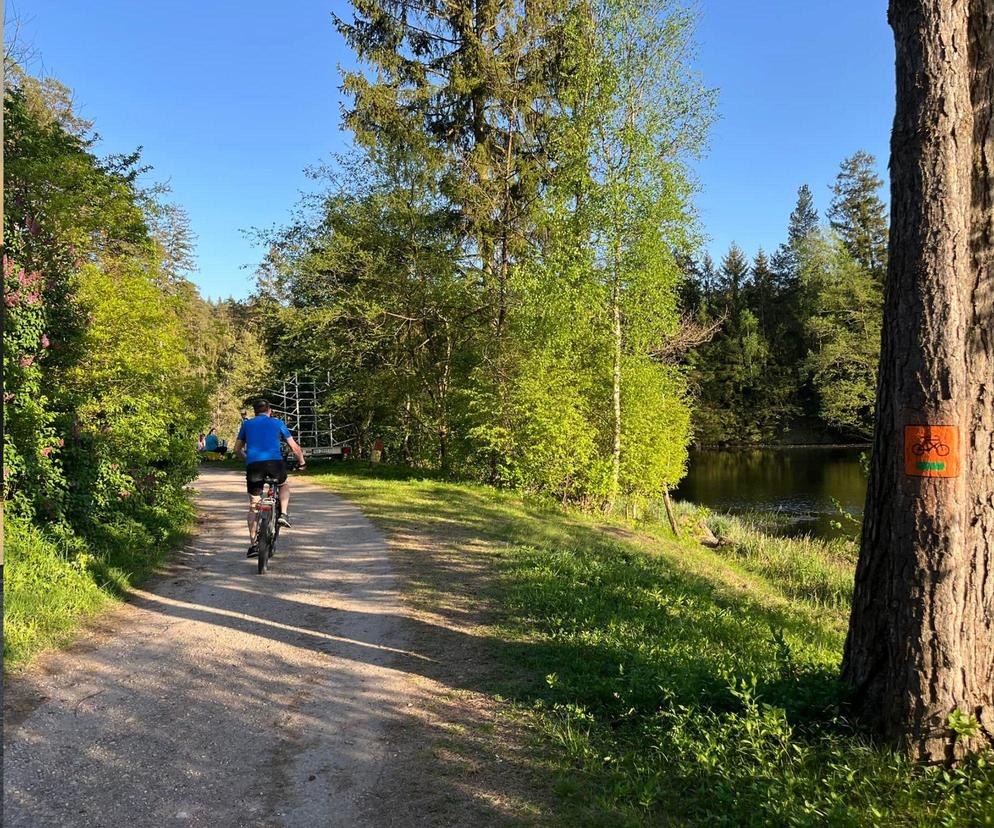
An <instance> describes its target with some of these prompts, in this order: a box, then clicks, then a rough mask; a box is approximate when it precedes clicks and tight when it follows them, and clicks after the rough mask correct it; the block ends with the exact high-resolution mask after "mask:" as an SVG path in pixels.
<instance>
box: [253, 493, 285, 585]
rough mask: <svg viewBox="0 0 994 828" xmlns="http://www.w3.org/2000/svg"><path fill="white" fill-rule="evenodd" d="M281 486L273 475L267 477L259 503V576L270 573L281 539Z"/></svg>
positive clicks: (257, 532)
mask: <svg viewBox="0 0 994 828" xmlns="http://www.w3.org/2000/svg"><path fill="white" fill-rule="evenodd" d="M281 514H282V509H281V506H280V484H279V481H278V480H277V479H276V478H275V477H273V476H272V475H266V479H265V481H264V482H263V491H262V499H261V500H260V501H259V512H258V520H257V522H256V526H257V529H256V535H255V539H256V541H255V542H256V545H257V546H258V548H259V574H260V575H265V574H266V572H268V571H269V559H270V558H271V557H273V554H274V553H275V552H276V542H277V541H278V540H279V537H280V515H281Z"/></svg>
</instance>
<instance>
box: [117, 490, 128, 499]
mask: <svg viewBox="0 0 994 828" xmlns="http://www.w3.org/2000/svg"><path fill="white" fill-rule="evenodd" d="M118 494H119V495H120V496H121V497H129V496H130V495H131V492H129V491H128V490H127V489H121V490H120V491H119V492H118Z"/></svg>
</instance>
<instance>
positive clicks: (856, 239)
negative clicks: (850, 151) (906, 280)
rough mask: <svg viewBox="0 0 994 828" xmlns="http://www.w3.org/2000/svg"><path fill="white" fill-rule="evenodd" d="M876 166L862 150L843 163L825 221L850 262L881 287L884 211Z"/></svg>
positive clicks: (884, 261) (884, 263)
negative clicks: (827, 221)
mask: <svg viewBox="0 0 994 828" xmlns="http://www.w3.org/2000/svg"><path fill="white" fill-rule="evenodd" d="M876 163H877V162H876V159H875V158H874V157H873V156H872V155H870V154H869V153H867V152H863V151H862V150H860V151H859V152H857V153H856V154H855V155H853V156H852V157H850V158H847V159H845V160H844V161H843V162H842V166H841V167H840V169H839V175H838V177H837V178H836V180H835V184H834V185H833V187H832V193H833V194H834V196H833V198H832V206H831V207H830V208H829V211H828V218H829V222H830V223H831V225H832V229H833V230H834V231H835V232H836V233H838V234H839V236H840V238H841V239H842V241H843V242H844V243H845V245H846V249H847V250H848V251H849V255H851V256H852V257H853V260H854V261H855V262H856V263H857V264H858V265H860V266H862V267H864V268H866V269H867V270H868V271H869V272H870V273H872V274H873V276H874V277H875V278H876V279H877V280H878V281H879V282H880V283H881V284H882V283H883V281H884V277H885V275H886V272H887V207H886V206H885V205H884V203H883V201H882V200H881V199H880V196H879V192H880V188H881V187H882V186H883V181H882V180H881V179H880V177H879V176H878V175H877V173H876V169H875V168H876Z"/></svg>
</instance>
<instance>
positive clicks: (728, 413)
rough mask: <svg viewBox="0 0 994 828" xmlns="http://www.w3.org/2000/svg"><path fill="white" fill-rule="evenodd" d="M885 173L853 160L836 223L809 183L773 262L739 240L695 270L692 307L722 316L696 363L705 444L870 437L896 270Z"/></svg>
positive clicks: (870, 162) (861, 156)
mask: <svg viewBox="0 0 994 828" xmlns="http://www.w3.org/2000/svg"><path fill="white" fill-rule="evenodd" d="M874 168H875V161H874V159H873V157H872V156H870V155H868V154H867V153H865V152H858V153H856V154H855V155H853V156H852V157H851V158H848V159H846V160H845V161H844V162H843V163H842V166H841V169H840V171H839V174H838V177H837V179H836V181H835V183H834V185H833V187H832V193H833V198H832V201H831V206H830V207H829V210H828V215H827V219H828V221H827V223H822V222H820V221H819V216H818V213H817V211H816V209H815V206H814V198H813V196H812V193H811V190H810V189H809V188H808V186H807V185H805V186H802V187H801V188H800V190H799V191H798V197H797V205H796V207H795V208H794V211H793V212H792V213H791V215H790V220H789V224H788V229H787V240H786V241H785V242H784V243H783V244H782V245H780V247H779V248H778V249H777V250H776V251H775V252H774V253H773V254H772V255H767V253H766V252H764V251H763V250H759V251H758V252H757V253H756V254H755V256H754V257H753V258H752V260H751V261H750V260H749V259H748V258H747V256H746V254H745V253H744V252H743V251H742V250H741V249H740V248H739V247H738V246H737V245H735V244H732V246H731V247H730V248H729V250H728V252H727V254H726V255H725V256H724V258H723V259H722V260H721V262H720V263H719V264H717V265H716V264H715V263H714V262H713V261H712V260H711V259H710V257H705V258H704V259H703V261H701V262H700V263H699V264H696V265H694V266H692V267H691V268H690V271H691V277H690V278H689V279H688V280H687V282H686V283H685V284H684V291H683V302H684V305H685V307H686V308H688V309H690V310H691V311H692V312H693V313H694V314H695V315H696V316H697V317H698V318H699V319H700V320H701V321H702V322H706V321H707V320H711V319H721V320H722V325H721V327H720V329H719V331H718V333H717V335H716V336H715V337H714V338H713V339H712V340H711V341H710V342H707V343H706V344H703V345H702V346H701V347H699V348H697V349H695V350H694V351H693V352H692V353H691V355H690V359H689V363H690V366H691V371H690V378H691V384H692V387H693V390H694V392H695V395H696V405H695V411H694V434H695V440H696V442H698V443H699V444H703V445H726V444H727V445H735V444H750V443H763V442H777V441H784V442H808V441H816V442H823V441H826V440H832V439H835V440H853V439H857V440H862V439H866V438H868V437H869V435H870V433H871V430H872V418H873V405H874V396H875V391H876V365H877V358H878V354H879V350H880V326H881V319H882V315H883V282H884V275H885V273H886V270H887V210H886V207H885V205H884V203H883V201H882V200H881V198H880V193H879V191H880V187H881V185H882V182H881V180H880V179H879V178H878V176H877V175H876V173H875V171H874Z"/></svg>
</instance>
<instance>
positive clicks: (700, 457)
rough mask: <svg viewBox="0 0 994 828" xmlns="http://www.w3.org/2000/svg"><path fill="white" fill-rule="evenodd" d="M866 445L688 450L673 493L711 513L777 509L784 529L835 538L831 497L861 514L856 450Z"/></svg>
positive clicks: (863, 482)
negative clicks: (682, 473)
mask: <svg viewBox="0 0 994 828" xmlns="http://www.w3.org/2000/svg"><path fill="white" fill-rule="evenodd" d="M867 451H868V449H866V448H849V447H845V448H836V447H831V448H829V447H824V448H822V447H803V448H782V449H742V450H734V451H692V452H691V453H690V467H689V471H688V473H687V477H686V478H685V479H684V480H683V482H682V483H681V484H680V487H679V489H677V490H676V492H675V493H674V494H675V496H676V497H677V498H678V499H680V500H689V501H692V502H694V503H699V504H701V505H703V506H707V507H708V508H709V509H711V510H712V511H715V512H732V513H742V512H749V511H763V512H780V513H783V514H784V515H786V516H787V517H788V518H789V522H788V523H787V525H786V527H785V529H784V533H785V534H791V535H800V534H805V533H808V534H811V535H815V536H819V537H834V536H837V535H838V534H839V532H838V530H836V529H833V528H832V525H831V523H832V521H833V520H837V519H838V510H837V509H836V507H835V506H834V505H833V503H832V499H833V498H835V499H836V500H838V501H839V503H841V504H842V507H843V508H844V509H846V510H847V511H849V512H851V513H852V514H854V515H856V516H859V515H861V514H862V512H863V499H864V497H865V495H866V476H865V475H864V473H863V469H862V466H861V465H860V455H861V454H863V453H864V452H867Z"/></svg>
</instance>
